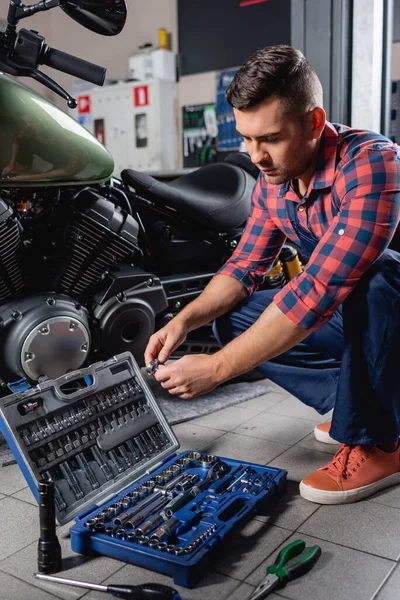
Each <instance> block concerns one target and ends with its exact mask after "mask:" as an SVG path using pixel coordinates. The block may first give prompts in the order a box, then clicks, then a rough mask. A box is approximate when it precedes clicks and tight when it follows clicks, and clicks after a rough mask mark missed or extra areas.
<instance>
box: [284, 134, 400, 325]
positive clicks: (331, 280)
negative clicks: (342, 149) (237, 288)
mask: <svg viewBox="0 0 400 600" xmlns="http://www.w3.org/2000/svg"><path fill="white" fill-rule="evenodd" d="M399 169H400V163H399V157H398V155H397V153H396V151H395V150H394V149H393V148H390V149H389V148H387V146H385V147H384V149H382V148H379V147H377V145H374V146H373V147H372V148H368V149H364V150H362V151H361V152H360V153H359V154H358V155H357V156H356V157H354V158H349V160H348V161H346V163H345V164H343V165H342V166H341V167H340V168H339V169H338V171H337V175H336V177H335V181H334V184H333V187H332V194H333V195H334V196H336V199H337V200H338V202H339V203H340V209H339V212H338V214H337V215H336V217H335V218H334V219H333V221H332V223H331V225H330V226H329V228H328V230H327V231H326V232H325V234H324V235H323V237H322V238H321V239H320V241H319V243H318V245H317V246H316V248H315V250H314V252H313V253H312V255H311V257H310V260H309V262H308V263H307V265H306V267H305V269H304V271H303V272H302V273H301V274H299V275H298V276H297V277H296V278H295V279H293V280H291V281H290V282H289V283H288V284H287V285H286V286H285V287H284V288H283V289H282V290H281V291H280V292H279V293H278V294H277V295H276V296H275V298H274V302H275V303H276V304H277V306H278V307H279V308H280V310H281V311H282V312H283V313H284V314H286V315H287V316H288V317H289V318H290V319H291V321H292V322H293V323H294V324H296V325H298V326H300V327H302V328H303V329H306V330H310V331H313V330H316V329H318V328H319V327H320V326H321V325H323V324H324V323H325V322H326V321H328V320H329V319H330V317H331V316H332V314H333V312H334V311H335V310H336V309H337V307H338V306H339V305H340V304H341V303H342V302H343V301H344V300H345V298H346V297H347V296H348V295H349V294H350V293H351V291H352V290H353V289H354V287H355V285H356V284H357V282H358V281H359V279H360V277H362V275H363V274H364V273H365V272H366V271H367V270H368V268H369V267H370V266H371V265H372V264H373V263H374V262H375V261H376V260H377V259H378V258H379V256H380V255H381V254H382V253H383V252H384V250H386V248H387V247H388V245H389V243H390V241H391V239H392V237H393V235H394V232H395V231H396V228H397V225H398V223H399V216H400V176H399Z"/></svg>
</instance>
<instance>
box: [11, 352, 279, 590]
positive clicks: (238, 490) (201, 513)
mask: <svg viewBox="0 0 400 600" xmlns="http://www.w3.org/2000/svg"><path fill="white" fill-rule="evenodd" d="M0 402H1V404H0V429H1V430H2V431H3V434H4V436H5V437H6V440H7V442H8V444H9V445H10V447H11V449H12V451H13V453H14V456H15V458H16V460H17V462H18V464H19V466H20V467H21V470H22V472H23V474H24V476H25V478H26V479H27V481H28V484H29V486H30V487H31V489H32V491H33V493H34V495H35V497H36V499H37V497H38V492H37V482H38V480H39V479H41V478H42V477H43V475H46V476H47V477H50V478H51V479H52V480H53V482H54V485H55V504H56V517H57V521H58V523H60V524H63V523H66V522H68V521H69V520H71V519H72V518H74V517H75V524H74V525H73V526H72V528H71V544H72V549H73V550H74V551H75V552H79V553H81V554H93V553H97V554H102V555H106V556H110V557H112V558H116V559H119V560H122V561H125V562H128V563H132V564H136V565H139V566H142V567H145V568H148V569H151V570H154V571H158V572H160V573H164V574H169V575H172V576H173V578H174V582H175V583H176V584H177V585H182V586H184V587H193V586H194V585H195V584H196V582H197V581H198V580H199V578H201V577H202V575H203V574H204V572H205V571H206V569H207V565H208V563H209V562H210V560H212V558H211V557H212V556H213V552H214V548H216V547H218V546H219V544H220V543H222V541H223V540H224V538H225V537H226V536H227V535H228V533H229V532H230V531H231V530H232V528H233V527H234V525H235V524H236V523H237V522H238V521H241V520H243V519H245V518H246V516H251V515H253V514H254V513H255V512H256V511H258V510H260V509H261V508H263V507H265V505H266V504H268V503H269V502H270V501H272V500H273V499H275V498H276V497H278V496H279V494H280V493H282V492H283V491H284V489H285V485H286V471H283V470H281V469H275V468H272V467H265V466H261V465H255V464H251V463H247V462H244V461H237V460H233V459H229V458H223V457H218V456H213V455H211V454H206V453H202V452H195V451H188V452H183V453H181V454H176V450H177V449H178V448H179V442H178V440H177V439H176V437H175V436H174V434H173V432H172V430H171V428H170V427H169V425H168V422H167V421H166V419H165V417H164V415H163V413H162V411H161V410H160V408H159V407H158V405H157V402H156V400H155V398H154V396H153V395H152V392H151V390H150V388H149V386H148V385H147V384H146V382H145V380H144V378H143V376H142V374H141V372H140V368H139V367H138V365H137V363H136V362H135V360H134V358H133V356H132V355H131V354H130V353H128V352H127V353H124V354H120V355H118V356H116V357H113V358H111V359H110V360H108V361H105V362H100V363H96V364H94V365H92V366H90V367H88V368H86V369H81V370H79V371H76V372H74V373H69V374H68V375H65V376H63V377H60V378H58V379H56V380H53V381H51V380H48V381H45V382H43V383H40V384H39V385H37V386H36V387H34V388H32V389H30V390H28V391H26V392H18V393H15V394H13V395H11V396H7V397H6V398H3V399H2V400H1V401H0Z"/></svg>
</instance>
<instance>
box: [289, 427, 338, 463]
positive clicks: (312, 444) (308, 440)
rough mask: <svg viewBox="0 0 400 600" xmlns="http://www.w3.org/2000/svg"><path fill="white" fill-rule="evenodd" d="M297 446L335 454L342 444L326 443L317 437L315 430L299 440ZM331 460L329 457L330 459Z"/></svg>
mask: <svg viewBox="0 0 400 600" xmlns="http://www.w3.org/2000/svg"><path fill="white" fill-rule="evenodd" d="M296 446H301V448H308V449H309V450H317V452H325V453H326V454H330V455H331V456H333V455H334V454H336V452H337V451H338V450H339V447H340V444H339V443H337V444H324V443H322V442H318V441H317V440H316V439H315V436H314V432H313V433H310V435H307V436H306V437H305V438H303V439H302V440H300V441H299V442H297V444H296ZM328 460H329V459H328Z"/></svg>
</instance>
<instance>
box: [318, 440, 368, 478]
mask: <svg viewBox="0 0 400 600" xmlns="http://www.w3.org/2000/svg"><path fill="white" fill-rule="evenodd" d="M368 458H369V452H368V451H367V450H366V448H365V446H364V447H362V446H346V445H345V444H343V445H342V446H341V447H340V448H339V450H338V451H337V452H336V454H335V456H334V457H333V460H332V461H331V462H330V463H329V464H328V465H326V467H324V468H323V470H324V471H327V472H328V473H329V475H331V476H332V478H333V479H336V480H338V479H339V478H340V477H342V478H343V479H347V477H351V476H352V473H355V472H356V471H357V469H358V468H360V467H361V463H364V462H365V461H366V460H367V459H368Z"/></svg>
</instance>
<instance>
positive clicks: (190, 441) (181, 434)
mask: <svg viewBox="0 0 400 600" xmlns="http://www.w3.org/2000/svg"><path fill="white" fill-rule="evenodd" d="M173 430H174V433H175V435H176V437H177V438H178V441H179V443H180V447H179V450H180V451H183V450H197V449H198V448H200V446H204V445H205V444H208V443H209V442H211V441H212V440H215V439H217V438H219V437H221V435H224V433H226V432H225V431H222V430H220V429H210V428H208V427H199V426H198V425H194V424H193V422H192V421H189V422H187V423H179V425H174V426H173Z"/></svg>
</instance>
